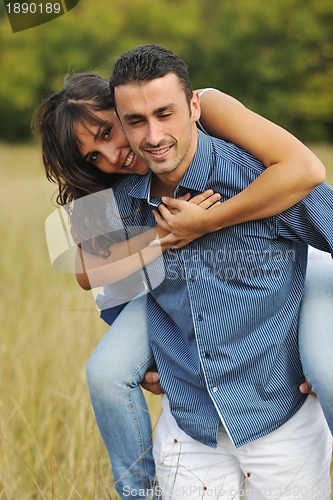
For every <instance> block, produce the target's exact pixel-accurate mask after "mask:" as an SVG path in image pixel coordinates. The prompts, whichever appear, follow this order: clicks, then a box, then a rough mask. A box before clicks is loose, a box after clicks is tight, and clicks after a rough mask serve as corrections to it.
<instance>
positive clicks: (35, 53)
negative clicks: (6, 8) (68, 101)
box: [0, 0, 333, 141]
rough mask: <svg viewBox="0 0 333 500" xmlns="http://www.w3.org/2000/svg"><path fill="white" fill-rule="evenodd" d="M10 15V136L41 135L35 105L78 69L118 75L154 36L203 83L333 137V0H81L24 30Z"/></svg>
mask: <svg viewBox="0 0 333 500" xmlns="http://www.w3.org/2000/svg"><path fill="white" fill-rule="evenodd" d="M0 14H1V15H0V28H1V31H0V34H1V38H2V39H1V47H2V49H1V56H0V69H1V75H2V77H1V79H0V99H1V102H2V103H3V105H2V106H1V110H0V138H3V139H7V140H22V139H25V138H29V137H31V131H30V121H31V117H32V114H33V111H34V109H35V108H36V107H37V106H38V104H39V102H40V99H41V98H42V97H43V96H46V95H48V94H50V93H51V92H53V91H54V90H56V89H58V88H60V87H61V86H62V82H63V76H64V75H65V74H66V73H67V72H68V71H76V72H78V71H87V70H89V71H96V72H98V73H99V74H101V75H103V76H106V77H109V75H110V73H111V69H112V65H113V63H114V61H115V59H116V57H118V55H119V54H120V53H121V52H122V51H124V50H127V49H128V48H131V47H134V46H135V45H138V44H141V43H147V42H154V43H160V44H162V45H165V46H168V47H170V48H171V49H173V50H175V51H176V52H178V53H180V54H181V56H182V57H183V58H184V59H185V60H186V62H187V63H188V65H189V68H190V72H191V78H192V82H193V86H194V87H203V86H214V87H217V88H219V89H221V90H223V91H225V92H227V93H229V94H231V95H233V96H235V97H237V98H238V99H240V100H241V101H242V102H244V104H246V105H247V106H248V107H250V108H252V109H253V110H255V111H257V112H259V113H261V114H263V115H264V116H266V117H268V118H270V119H272V120H273V121H276V122H277V123H280V124H281V125H282V126H285V127H286V128H288V129H289V130H291V131H292V132H294V133H295V134H296V135H298V136H299V137H300V138H302V139H304V140H322V141H324V140H332V138H333V93H332V90H331V88H332V84H331V82H332V80H333V78H332V77H333V64H332V63H333V30H332V26H333V2H332V1H331V0H278V1H277V0H275V1H272V2H262V0H233V1H230V0H224V1H221V0H127V1H126V0H125V1H124V0H113V1H112V2H109V1H107V0H104V1H102V0H100V1H99V2H89V1H88V0H80V3H79V4H78V5H77V6H76V7H75V8H74V9H72V10H71V11H70V12H69V13H67V14H66V15H64V16H61V17H59V18H58V19H56V20H54V21H51V22H50V23H48V24H45V25H41V26H39V27H35V28H33V29H30V30H27V31H23V32H19V33H15V34H12V33H11V32H10V27H9V23H8V21H7V19H6V17H5V16H4V12H3V9H2V11H1V12H0Z"/></svg>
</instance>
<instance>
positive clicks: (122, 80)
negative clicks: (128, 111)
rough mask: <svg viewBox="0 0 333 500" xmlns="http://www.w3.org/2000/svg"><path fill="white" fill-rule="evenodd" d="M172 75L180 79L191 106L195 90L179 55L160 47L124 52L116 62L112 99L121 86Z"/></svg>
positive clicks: (112, 80) (138, 48)
mask: <svg viewBox="0 0 333 500" xmlns="http://www.w3.org/2000/svg"><path fill="white" fill-rule="evenodd" d="M171 73H173V74H175V75H176V76H177V77H178V78H179V82H180V85H181V86H182V87H183V89H184V92H185V96H186V100H187V103H188V105H189V106H190V102H191V99H192V96H193V90H192V86H191V82H190V79H189V74H188V68H187V65H186V64H185V62H184V61H183V60H182V59H181V58H180V57H179V56H178V55H177V54H175V53H174V52H172V51H171V50H169V49H166V48H165V47H161V46H160V45H154V44H147V45H139V46H138V47H136V48H135V49H132V50H129V51H127V52H124V53H123V54H122V55H121V56H120V57H119V59H118V60H117V61H116V64H115V66H114V69H113V72H112V75H111V78H110V89H111V96H112V99H113V100H114V90H115V88H116V87H119V86H120V85H125V84H127V83H135V82H143V81H149V80H154V79H155V78H162V77H163V76H166V75H168V74H171ZM116 104H117V103H116Z"/></svg>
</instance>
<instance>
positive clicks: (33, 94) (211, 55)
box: [0, 0, 333, 500]
mask: <svg viewBox="0 0 333 500" xmlns="http://www.w3.org/2000/svg"><path fill="white" fill-rule="evenodd" d="M332 26H333V2H332V0H306V1H304V0H279V1H272V2H262V1H261V0H232V1H230V0H224V1H223V0H96V1H94V2H92V1H89V0H80V2H79V3H78V5H77V6H76V7H75V8H73V9H72V10H71V11H69V12H68V13H66V14H65V15H63V16H61V17H59V18H57V19H55V20H53V21H51V22H49V23H47V24H43V25H41V26H37V27H34V28H31V29H28V30H26V31H21V32H17V33H12V31H11V27H10V24H9V21H8V18H7V15H6V11H5V8H4V3H1V5H0V47H1V48H0V75H1V77H0V103H1V104H0V169H1V170H0V171H1V197H0V209H1V212H0V213H1V226H0V227H1V239H0V245H1V257H0V272H1V285H0V286H1V303H0V311H1V326H2V328H1V342H0V384H1V385H0V433H1V440H0V498H4V499H13V500H14V499H15V500H18V499H19V500H27V499H39V498H41V499H42V498H52V499H53V498H55V499H61V500H64V499H67V498H68V499H69V498H71V499H76V498H85V499H98V500H100V499H104V498H105V499H109V498H116V496H115V493H114V489H113V485H112V476H111V473H110V467H109V463H108V458H107V455H106V452H105V450H104V447H103V444H102V442H101V439H100V437H99V434H98V432H97V429H96V425H95V421H94V417H93V414H92V410H91V407H90V402H89V396H88V391H87V386H86V381H85V364H86V361H87V360H88V358H89V355H90V353H91V351H92V350H93V348H94V346H95V345H96V344H97V342H98V340H99V339H100V338H101V336H102V335H103V332H104V331H105V330H106V325H104V323H103V322H102V320H100V319H99V316H98V312H97V310H96V308H95V305H94V302H93V298H92V296H91V294H90V293H89V292H84V291H82V290H81V289H80V288H79V287H78V286H77V284H76V281H75V278H74V277H73V276H71V275H65V274H60V273H56V272H55V271H53V269H52V267H51V265H50V262H49V257H48V252H47V248H46V243H45V236H44V221H45V219H46V217H47V216H48V215H49V214H50V213H51V212H52V211H53V210H54V208H55V201H54V196H53V193H54V192H55V191H56V187H55V186H54V185H51V184H49V183H48V182H47V181H46V179H44V173H43V167H42V163H41V160H40V151H39V145H38V141H37V140H36V138H34V137H33V133H32V130H31V121H32V117H33V115H34V113H35V110H36V109H37V107H38V105H39V104H40V102H41V100H42V99H43V98H45V97H47V96H48V95H49V94H51V93H52V92H54V91H56V90H58V89H59V88H61V87H62V85H63V79H64V76H65V75H66V74H67V73H68V72H80V71H93V72H97V73H98V74H100V75H101V76H105V77H107V78H108V77H109V76H110V73H111V69H112V65H113V63H114V61H115V59H116V58H117V57H118V56H119V55H120V54H121V52H123V51H124V50H127V49H129V48H132V47H134V46H136V45H138V44H142V43H148V42H149V43H150V42H153V43H159V44H161V45H165V46H167V47H168V48H171V49H172V50H174V51H176V52H177V53H179V54H180V55H181V57H182V58H183V59H184V60H185V61H186V62H187V63H188V66H189V69H190V74H191V79H192V83H193V87H194V88H202V87H215V88H218V89H220V90H222V91H224V92H226V93H229V94H231V95H232V96H234V97H236V98H237V99H239V100H240V101H242V102H243V103H244V104H245V105H246V106H247V107H249V108H251V109H252V110H254V111H256V112H258V113H260V114H262V115H263V116H265V117H266V118H269V119H270V120H272V121H274V122H276V123H278V124H279V125H281V126H283V127H285V128H287V129H288V130H289V131H290V132H292V133H294V134H295V135H296V136H297V137H299V138H300V139H301V140H302V141H303V142H305V143H306V144H307V145H308V146H310V147H311V149H313V150H314V151H315V153H316V154H317V155H318V156H319V157H320V158H321V160H322V161H323V163H324V164H325V166H326V168H327V171H328V180H329V182H330V183H331V184H332V183H333V155H332V152H333V146H332V142H333V91H332V82H333V29H332ZM147 397H148V400H149V405H150V407H151V409H152V413H153V415H154V416H156V415H157V409H156V408H158V401H157V402H156V400H155V399H154V398H153V397H151V396H149V395H148V396H147Z"/></svg>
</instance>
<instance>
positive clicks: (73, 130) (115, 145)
mask: <svg viewBox="0 0 333 500" xmlns="http://www.w3.org/2000/svg"><path fill="white" fill-rule="evenodd" d="M36 125H37V130H38V134H39V136H40V139H41V143H42V157H43V163H44V167H45V171H46V176H47V178H48V179H49V180H51V181H53V182H56V183H57V184H58V186H59V195H58V198H57V201H58V203H60V204H62V205H63V204H66V203H68V202H70V201H72V200H73V199H76V198H79V197H81V196H84V195H86V194H89V193H93V192H96V191H100V190H102V189H107V188H109V187H110V186H111V185H112V184H113V182H114V181H115V180H116V179H117V176H115V175H112V176H110V175H109V174H110V173H115V174H120V173H145V172H146V171H147V168H146V167H145V166H144V165H143V164H142V163H141V164H139V162H138V160H137V158H133V155H132V152H131V149H130V147H129V144H128V142H127V139H126V137H125V135H124V133H123V131H122V129H121V127H120V124H119V121H118V119H117V117H116V116H115V114H114V104H113V101H112V98H111V94H110V88H109V84H108V81H107V80H105V79H104V78H101V77H99V76H97V75H94V74H88V73H81V74H74V75H72V76H70V77H69V78H67V80H66V82H65V85H64V88H63V89H62V90H60V91H59V92H57V93H55V94H53V95H52V96H51V97H49V98H48V99H47V100H46V101H44V102H43V104H42V105H41V107H40V109H39V110H38V113H37V116H36ZM129 167H130V168H129ZM126 169H127V170H126Z"/></svg>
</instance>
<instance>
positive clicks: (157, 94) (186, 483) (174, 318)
mask: <svg viewBox="0 0 333 500" xmlns="http://www.w3.org/2000/svg"><path fill="white" fill-rule="evenodd" d="M111 91H112V93H113V94H114V98H115V102H116V109H117V114H118V116H119V118H120V120H121V123H122V126H123V128H124V130H125V132H126V135H127V137H128V139H129V141H130V144H131V147H132V149H133V151H134V152H135V153H136V154H137V155H138V156H139V157H141V158H142V159H143V160H144V161H145V163H146V164H147V165H148V166H149V168H150V171H151V172H150V174H147V175H146V176H143V177H141V178H138V177H135V178H132V179H129V180H125V181H124V182H123V183H120V185H119V186H118V188H117V189H115V195H116V198H117V199H118V202H119V203H118V206H119V207H120V208H119V209H120V211H121V215H122V216H124V219H123V220H124V223H125V224H126V225H127V224H128V225H129V226H145V225H153V223H154V218H153V215H152V213H151V209H152V207H153V208H154V207H155V208H156V207H157V206H158V205H159V204H160V203H161V196H162V195H163V196H165V195H169V196H175V197H177V196H180V195H181V194H183V193H184V192H188V191H190V192H191V193H192V194H194V193H197V192H201V191H203V190H204V189H208V188H211V189H213V190H214V191H216V192H220V193H221V195H222V201H224V200H227V199H228V198H230V197H232V196H234V195H235V194H236V193H237V192H239V191H241V190H242V189H244V188H245V187H246V186H247V185H248V184H249V183H250V182H252V181H253V180H254V179H255V178H256V177H257V176H258V175H259V174H260V173H261V172H262V170H263V166H262V165H261V163H260V162H259V161H257V160H256V159H255V158H253V157H252V156H251V155H249V154H247V153H246V152H245V151H243V150H241V149H239V148H237V147H236V146H234V145H232V144H227V143H225V142H224V141H221V140H217V139H212V138H210V137H208V136H205V135H204V134H202V133H201V132H198V131H197V127H196V121H197V120H198V119H199V117H200V103H199V98H198V95H197V94H194V95H193V93H192V90H191V86H190V83H189V79H188V73H187V68H186V65H185V64H184V62H183V61H181V60H180V59H179V58H178V57H177V56H176V55H175V54H174V53H172V52H171V51H168V50H167V49H164V48H162V47H159V46H155V45H146V46H141V47H138V48H136V49H134V50H132V51H129V52H128V53H125V54H123V55H122V56H121V57H120V58H119V60H118V61H117V63H116V65H115V68H114V72H113V74H112V77H111ZM332 208H333V193H332V189H331V188H329V187H328V186H327V185H321V186H320V187H318V188H316V189H315V190H314V191H313V192H312V193H311V194H310V195H309V196H308V197H307V198H306V199H305V200H303V201H302V202H300V203H298V204H297V205H295V206H294V207H292V208H291V209H289V210H287V211H286V212H284V213H283V214H280V215H278V216H276V217H271V218H269V219H262V220H259V221H255V222H248V223H243V224H239V225H238V226H233V227H230V228H227V229H224V230H221V231H217V232H215V233H210V234H207V235H205V236H203V237H201V238H199V239H197V240H195V241H193V242H192V243H190V244H189V245H188V246H187V247H186V248H185V249H184V250H174V251H168V252H166V254H164V268H165V272H166V278H165V280H164V281H163V283H162V284H161V285H160V286H159V287H157V288H156V289H153V290H152V291H151V294H150V295H149V297H148V309H147V311H148V322H149V327H150V335H151V343H152V347H153V351H154V357H155V359H156V362H157V367H158V371H159V374H160V378H161V384H162V387H163V390H164V392H165V394H166V397H165V398H164V402H163V412H162V416H161V418H160V421H159V424H158V427H157V430H156V439H155V445H154V449H155V451H154V453H155V458H156V466H157V471H158V481H159V484H160V486H161V488H162V491H163V498H185V497H187V496H190V497H191V498H202V497H203V496H205V495H206V496H209V497H211V498H240V497H241V495H242V494H243V493H244V494H245V495H246V496H247V497H248V498H255V499H261V498H290V496H292V498H302V499H305V498H307V499H309V500H310V499H314V498H321V499H329V495H330V492H329V489H330V483H329V464H330V455H331V438H330V434H329V432H328V429H327V425H326V423H325V421H324V418H323V415H322V412H321V410H320V407H319V403H318V401H317V400H315V399H314V398H310V397H309V398H306V396H305V395H302V394H301V393H300V392H299V390H298V387H299V385H300V384H301V383H302V380H303V374H302V368H301V364H300V360H299V355H298V349H297V315H298V309H299V304H300V301H301V297H302V291H303V284H304V275H305V270H306V258H307V257H306V256H307V243H309V244H312V245H313V246H315V247H317V248H319V249H322V250H325V251H328V252H329V251H331V252H332V249H333V229H332V224H331V221H332ZM154 265H156V269H157V268H158V266H159V265H160V262H156V263H155V264H152V266H154ZM150 274H151V270H150Z"/></svg>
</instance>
